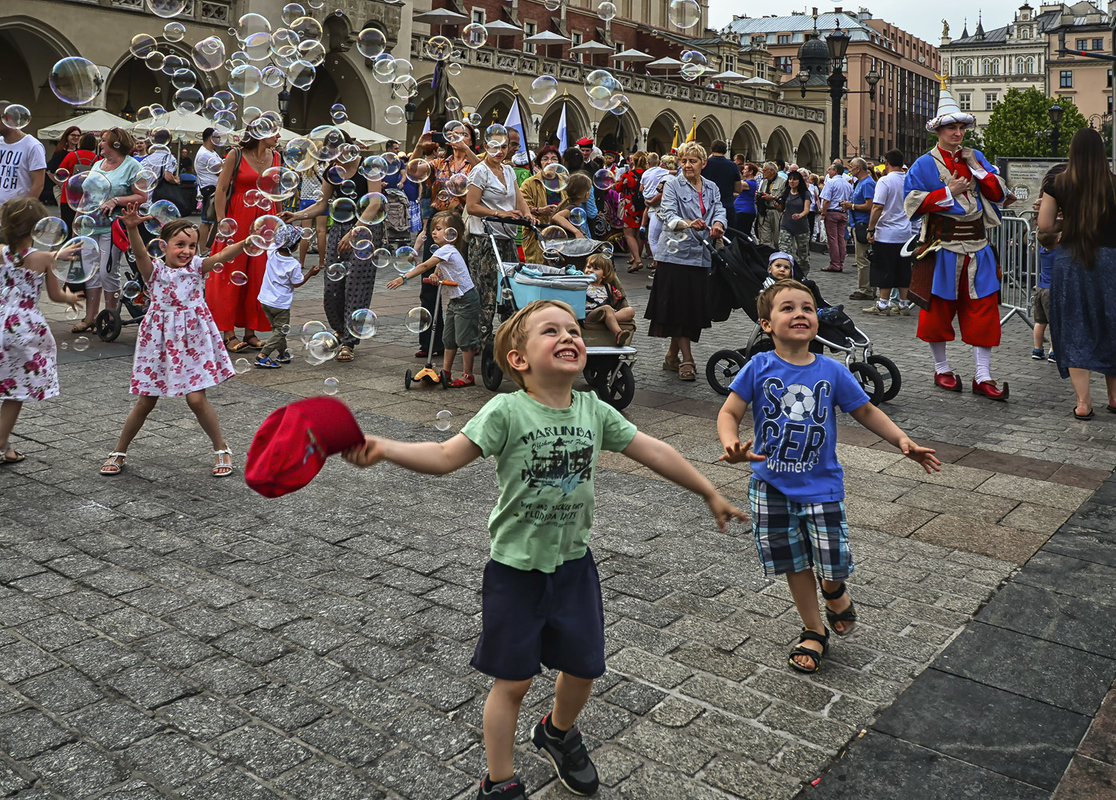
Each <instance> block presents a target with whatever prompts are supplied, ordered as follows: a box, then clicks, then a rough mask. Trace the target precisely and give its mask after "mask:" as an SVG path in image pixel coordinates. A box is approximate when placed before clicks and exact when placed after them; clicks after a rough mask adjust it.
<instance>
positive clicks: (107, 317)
mask: <svg viewBox="0 0 1116 800" xmlns="http://www.w3.org/2000/svg"><path fill="white" fill-rule="evenodd" d="M139 230H140V237H141V238H142V239H143V241H144V244H145V245H146V244H149V243H150V242H151V241H152V240H153V239H155V238H157V237H156V235H155V234H153V233H150V232H149V231H148V230H147V229H146V228H144V227H141V228H140V229H139ZM111 246H112V247H114V248H116V249H117V250H119V251H120V252H121V253H122V255H123V258H121V259H120V260H119V261H118V262H117V263H118V264H119V269H120V305H118V306H117V307H116V308H115V309H111V308H106V309H105V310H104V311H102V312H101V313H100V314H98V315H97V319H96V321H95V322H94V327H93V330H94V331H95V332H96V333H97V336H98V337H100V339H101V341H102V342H111V341H114V340H115V339H116V337H118V336H119V335H120V331H121V330H122V329H123V327H124V326H125V325H139V324H140V321H141V320H142V319H143V315H144V314H145V313H147V283H146V282H145V281H144V279H143V275H142V274H140V271H139V268H138V267H137V266H136V256H135V254H134V253H132V249H131V247H129V245H128V234H127V232H126V231H125V230H124V226H123V224H121V222H120V220H115V221H114V222H113V223H112V245H111ZM137 289H138V291H137ZM125 313H126V314H127V315H128V318H127V319H125V318H124V315H125Z"/></svg>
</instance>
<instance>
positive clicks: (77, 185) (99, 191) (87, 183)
mask: <svg viewBox="0 0 1116 800" xmlns="http://www.w3.org/2000/svg"><path fill="white" fill-rule="evenodd" d="M110 194H112V185H111V184H110V183H109V179H108V178H106V177H105V176H104V175H103V174H102V173H100V172H92V171H89V172H80V173H78V174H77V175H73V176H71V177H70V179H69V180H67V181H66V196H67V197H69V198H70V205H71V206H73V207H74V208H75V209H76V210H77V211H78V212H79V213H81V214H92V213H93V212H94V211H96V210H97V208H98V206H100V205H101V204H102V203H104V202H105V201H106V200H108V199H109V195H110Z"/></svg>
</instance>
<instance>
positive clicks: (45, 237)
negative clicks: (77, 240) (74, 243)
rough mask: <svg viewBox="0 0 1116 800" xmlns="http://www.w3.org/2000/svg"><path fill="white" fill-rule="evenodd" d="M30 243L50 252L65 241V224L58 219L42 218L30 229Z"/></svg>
mask: <svg viewBox="0 0 1116 800" xmlns="http://www.w3.org/2000/svg"><path fill="white" fill-rule="evenodd" d="M31 241H32V242H34V243H35V245H36V246H37V247H42V248H43V249H46V250H50V249H53V248H55V247H58V245H60V244H62V242H64V241H66V223H65V222H63V221H62V220H61V219H59V218H58V217H43V218H42V219H41V220H39V221H38V222H36V223H35V227H34V228H32V229H31Z"/></svg>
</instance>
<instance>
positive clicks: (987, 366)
mask: <svg viewBox="0 0 1116 800" xmlns="http://www.w3.org/2000/svg"><path fill="white" fill-rule="evenodd" d="M973 359H974V360H975V361H976V375H975V376H974V379H975V380H976V382H977V383H984V382H985V381H990V380H992V370H991V365H992V348H991V347H974V348H973Z"/></svg>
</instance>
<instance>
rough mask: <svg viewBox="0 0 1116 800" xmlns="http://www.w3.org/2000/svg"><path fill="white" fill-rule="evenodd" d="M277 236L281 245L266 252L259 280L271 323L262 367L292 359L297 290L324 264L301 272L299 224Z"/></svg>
mask: <svg viewBox="0 0 1116 800" xmlns="http://www.w3.org/2000/svg"><path fill="white" fill-rule="evenodd" d="M277 238H278V240H279V242H278V243H279V247H278V248H276V249H275V250H272V251H271V252H269V253H268V254H267V266H266V268H265V271H264V277H263V282H262V283H260V293H259V296H258V297H257V298H256V299H258V300H259V301H260V308H261V309H263V313H264V316H266V317H267V321H268V322H269V323H270V324H271V336H270V337H269V338H268V340H267V342H266V343H265V344H264V346H263V349H262V350H261V351H260V354H259V355H258V356H256V366H257V367H260V368H261V369H279V367H280V366H281V365H283V364H289V363H290V362H291V353H290V351H289V350H288V349H287V334H288V333H289V332H290V329H291V303H292V302H293V301H294V290H295V289H296V288H298V287H299V286H302V284H304V283H306V281H308V280H310V279H311V278H313V277H314V276H315V275H317V274H318V271H319V270H321V268H322V265H321V264H320V263H319V264H318V266H316V267H312V268H311V269H310V272H308V273H307V275H306V277H305V278H304V277H303V276H302V264H301V263H300V262H299V260H298V259H297V258H296V257H295V256H294V252H295V249H296V248H297V247H298V245H299V242H301V241H302V234H301V230H300V229H299V228H298V227H296V226H294V225H288V226H287V227H285V228H283V229H281V230H280V231H279V234H278V236H277ZM272 353H274V354H275V357H274V358H272V357H271V354H272Z"/></svg>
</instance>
